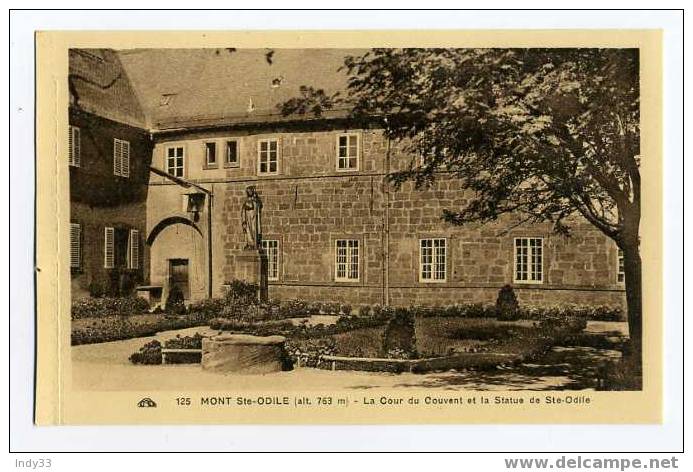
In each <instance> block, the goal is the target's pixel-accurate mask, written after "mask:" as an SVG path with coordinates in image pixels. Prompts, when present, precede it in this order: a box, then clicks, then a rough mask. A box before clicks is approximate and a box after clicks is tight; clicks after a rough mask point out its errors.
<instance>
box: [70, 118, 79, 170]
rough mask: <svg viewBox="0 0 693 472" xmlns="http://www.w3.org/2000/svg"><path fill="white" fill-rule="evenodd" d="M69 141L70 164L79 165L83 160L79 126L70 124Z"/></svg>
mask: <svg viewBox="0 0 693 472" xmlns="http://www.w3.org/2000/svg"><path fill="white" fill-rule="evenodd" d="M67 143H68V144H67V147H68V151H67V157H68V164H70V165H71V166H73V167H79V166H80V164H81V160H82V159H81V158H82V143H81V138H80V132H79V128H78V127H76V126H70V132H69V133H68V138H67Z"/></svg>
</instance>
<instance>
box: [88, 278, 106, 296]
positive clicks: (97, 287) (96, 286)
mask: <svg viewBox="0 0 693 472" xmlns="http://www.w3.org/2000/svg"><path fill="white" fill-rule="evenodd" d="M103 295H104V290H103V285H101V283H100V282H91V283H90V284H89V296H91V297H93V298H101V297H103Z"/></svg>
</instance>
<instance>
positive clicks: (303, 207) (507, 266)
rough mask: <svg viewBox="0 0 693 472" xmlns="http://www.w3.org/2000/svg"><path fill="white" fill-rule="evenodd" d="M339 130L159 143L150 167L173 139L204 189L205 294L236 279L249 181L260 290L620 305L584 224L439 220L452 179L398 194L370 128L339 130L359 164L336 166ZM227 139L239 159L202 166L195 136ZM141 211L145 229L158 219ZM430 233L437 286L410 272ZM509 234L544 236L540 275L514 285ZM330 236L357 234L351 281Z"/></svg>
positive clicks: (156, 184) (598, 244) (155, 200)
mask: <svg viewBox="0 0 693 472" xmlns="http://www.w3.org/2000/svg"><path fill="white" fill-rule="evenodd" d="M342 132H344V130H343V129H337V128H335V129H324V130H321V131H315V130H300V129H282V130H281V132H277V131H276V130H274V131H273V132H272V133H268V132H266V131H265V130H256V131H252V130H244V131H242V132H241V131H238V132H235V131H225V132H214V133H213V132H208V133H198V134H195V135H191V134H190V133H187V134H185V133H184V134H182V135H179V136H174V135H167V136H166V137H165V138H160V139H159V142H158V143H157V145H156V147H155V151H154V162H155V165H158V166H161V167H164V166H165V161H164V159H163V158H164V152H165V148H166V146H168V145H171V144H174V143H182V144H183V145H185V147H186V175H187V176H188V177H189V178H191V179H194V180H196V181H198V182H200V183H201V184H202V185H206V186H207V187H208V188H214V193H215V197H214V202H215V208H214V213H213V220H214V229H213V231H214V235H215V237H214V248H213V249H214V254H215V256H214V280H215V284H214V291H215V293H219V291H220V286H221V284H222V283H223V282H224V281H228V280H231V279H233V278H235V277H236V276H237V267H238V264H237V262H236V257H237V256H238V255H239V254H240V253H241V250H242V248H243V245H244V242H243V237H242V233H241V229H240V228H241V226H240V208H241V204H242V202H243V200H244V198H245V194H244V191H245V188H246V186H248V185H255V186H256V188H257V191H258V193H259V195H260V197H261V199H262V201H263V204H264V208H263V228H262V231H263V237H264V239H274V240H277V241H278V242H279V278H278V280H276V281H271V282H270V290H269V295H270V297H274V298H303V299H309V300H322V301H341V302H347V303H351V304H354V305H359V304H364V303H369V304H371V303H383V302H384V301H385V293H386V292H387V294H388V298H389V300H388V301H389V302H390V303H391V304H394V305H411V304H417V303H421V304H445V303H454V302H489V303H490V302H493V301H495V298H496V294H497V292H498V289H499V288H500V287H501V286H503V285H504V284H507V283H511V284H513V285H514V286H516V289H517V293H518V297H519V298H520V300H521V301H522V302H524V303H531V304H552V303H580V304H583V303H584V304H609V305H616V304H622V303H623V300H624V296H623V285H622V284H619V283H618V282H617V251H616V247H615V245H614V244H613V243H612V242H611V241H609V240H608V239H607V238H606V237H604V236H603V235H602V234H601V233H599V232H598V231H597V230H596V229H594V228H593V227H592V226H591V225H589V224H588V223H586V222H584V221H580V220H577V221H575V224H574V233H573V236H572V237H570V238H567V237H564V236H558V235H556V234H554V233H552V232H551V228H550V227H549V226H547V225H529V224H518V223H519V221H518V220H517V219H516V218H515V217H511V216H509V217H504V218H501V219H499V220H498V221H497V222H494V223H492V224H486V225H483V226H482V225H464V226H453V225H450V224H448V223H445V222H443V221H442V220H441V214H442V210H443V209H445V208H459V207H461V206H463V205H464V204H465V203H466V198H467V197H466V196H465V194H464V192H463V191H462V190H460V187H459V183H458V182H456V181H455V180H454V179H452V178H450V177H449V176H448V175H447V174H446V173H440V174H439V176H438V180H437V182H436V183H435V184H434V185H433V186H432V187H430V188H428V189H424V190H416V189H414V188H413V186H412V185H411V184H405V185H403V186H402V187H401V188H400V189H399V190H395V189H394V188H392V187H388V186H387V185H385V184H384V183H383V179H384V169H385V168H386V166H387V160H386V155H387V142H386V141H385V139H384V138H383V136H382V134H381V132H380V131H378V130H349V132H355V133H358V134H359V136H360V138H359V154H360V156H359V160H360V162H359V169H358V170H357V171H348V172H345V171H338V170H337V169H336V143H337V136H338V135H339V134H340V133H342ZM268 136H273V137H277V139H278V140H279V143H280V145H279V149H280V151H279V155H280V158H279V159H280V165H279V173H278V174H277V175H275V176H258V175H257V143H258V141H259V139H264V138H267V137H268ZM226 139H238V140H239V142H240V143H241V144H240V145H241V148H240V149H241V161H240V166H239V167H238V168H223V166H220V167H219V168H217V169H206V168H205V166H204V153H203V149H204V147H203V143H204V142H205V141H207V140H216V141H217V142H220V143H221V142H224V141H225V140H226ZM221 157H223V156H220V157H219V158H221ZM390 161H391V167H390V168H404V167H406V166H408V165H410V163H412V162H413V161H414V159H413V158H412V157H411V156H408V155H406V154H405V153H404V152H403V151H402V146H394V145H393V146H391V151H390ZM151 185H152V186H153V187H152V189H153V190H152V191H151V192H150V194H151V196H150V201H149V203H148V212H150V213H152V212H154V213H155V214H162V215H163V213H164V212H163V211H162V209H161V208H160V207H161V206H162V205H166V203H164V202H165V201H168V200H170V198H169V197H167V199H168V200H167V199H163V198H162V199H159V197H157V195H159V194H160V193H161V192H163V191H164V190H157V189H158V188H163V187H170V185H168V184H166V183H165V182H164V181H163V180H162V179H161V178H159V177H153V178H152V180H151ZM167 191H169V192H172V191H173V190H167ZM178 191H179V190H178ZM388 201H389V205H388V204H387V202H388ZM169 204H170V202H169ZM148 219H149V221H150V224H149V226H150V227H151V225H152V224H156V223H155V221H154V220H156V219H158V217H156V218H148ZM388 229H389V232H388V231H387V230H388ZM429 237H436V238H445V239H446V244H447V253H448V256H447V273H446V279H445V281H443V282H435V283H431V282H422V281H420V280H419V240H420V239H421V238H429ZM515 237H542V238H544V239H543V241H544V246H543V248H544V249H543V251H544V263H543V274H544V279H543V281H542V282H541V283H539V284H519V283H517V284H516V283H513V254H514V238H515ZM337 239H357V240H358V241H359V246H360V274H359V279H358V280H357V281H352V282H338V281H336V280H335V244H336V240H337ZM388 261H389V264H388ZM154 263H156V262H154ZM387 265H389V270H387V274H386V270H385V267H386V266H387ZM386 284H387V285H388V286H389V289H388V290H387V291H386V290H385V285H386Z"/></svg>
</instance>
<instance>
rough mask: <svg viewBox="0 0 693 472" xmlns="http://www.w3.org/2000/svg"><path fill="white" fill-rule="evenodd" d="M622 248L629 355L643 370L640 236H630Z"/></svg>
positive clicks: (639, 369)
mask: <svg viewBox="0 0 693 472" xmlns="http://www.w3.org/2000/svg"><path fill="white" fill-rule="evenodd" d="M622 250H623V265H624V270H625V280H626V304H627V307H628V331H629V333H630V349H629V351H628V353H627V355H628V356H630V357H631V358H632V360H633V362H635V365H636V367H637V369H638V372H642V261H641V259H640V249H639V247H638V238H637V237H636V238H628V240H626V241H624V242H623V246H622Z"/></svg>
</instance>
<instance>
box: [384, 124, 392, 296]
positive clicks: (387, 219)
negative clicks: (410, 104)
mask: <svg viewBox="0 0 693 472" xmlns="http://www.w3.org/2000/svg"><path fill="white" fill-rule="evenodd" d="M385 124H386V125H387V118H386V119H385ZM390 142H391V140H390V137H389V136H388V137H387V149H386V151H385V178H384V179H383V194H384V197H385V215H384V220H383V233H384V235H383V236H384V239H385V241H384V243H383V305H384V306H389V305H390V182H389V177H390Z"/></svg>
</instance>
